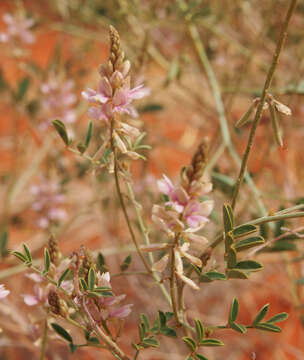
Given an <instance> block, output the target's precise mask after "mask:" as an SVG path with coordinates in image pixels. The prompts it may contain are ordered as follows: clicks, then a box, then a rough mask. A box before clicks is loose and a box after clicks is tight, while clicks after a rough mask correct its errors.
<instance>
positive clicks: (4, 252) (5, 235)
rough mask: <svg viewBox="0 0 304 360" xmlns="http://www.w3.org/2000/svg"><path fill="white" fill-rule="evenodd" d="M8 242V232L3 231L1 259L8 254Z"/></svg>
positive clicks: (0, 241)
mask: <svg viewBox="0 0 304 360" xmlns="http://www.w3.org/2000/svg"><path fill="white" fill-rule="evenodd" d="M7 241H8V233H7V231H6V230H4V231H2V234H1V237H0V254H1V257H4V256H6V255H7V254H8V251H7Z"/></svg>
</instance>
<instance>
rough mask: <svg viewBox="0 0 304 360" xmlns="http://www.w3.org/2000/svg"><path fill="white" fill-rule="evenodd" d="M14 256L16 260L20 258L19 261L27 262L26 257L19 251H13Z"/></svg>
mask: <svg viewBox="0 0 304 360" xmlns="http://www.w3.org/2000/svg"><path fill="white" fill-rule="evenodd" d="M12 255H14V256H16V258H18V259H19V260H21V261H23V262H26V261H27V260H26V257H25V256H24V255H23V254H22V253H21V252H19V251H13V252H12Z"/></svg>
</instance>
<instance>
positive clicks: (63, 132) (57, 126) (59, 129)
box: [52, 120, 70, 145]
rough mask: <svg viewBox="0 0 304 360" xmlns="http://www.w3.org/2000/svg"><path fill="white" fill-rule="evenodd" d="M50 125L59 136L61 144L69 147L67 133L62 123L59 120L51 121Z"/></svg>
mask: <svg viewBox="0 0 304 360" xmlns="http://www.w3.org/2000/svg"><path fill="white" fill-rule="evenodd" d="M52 124H53V125H54V127H55V129H56V130H57V133H58V134H59V136H60V137H61V139H62V140H63V142H64V143H65V144H66V145H69V142H70V141H69V138H68V133H67V130H66V127H65V125H64V123H63V122H62V121H60V120H53V121H52Z"/></svg>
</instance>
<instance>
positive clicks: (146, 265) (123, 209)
mask: <svg viewBox="0 0 304 360" xmlns="http://www.w3.org/2000/svg"><path fill="white" fill-rule="evenodd" d="M113 131H114V118H112V120H111V148H112V151H113V155H114V177H115V186H116V191H117V195H118V198H119V202H120V206H121V208H122V211H123V214H124V217H125V219H126V222H127V225H128V229H129V232H130V235H131V238H132V241H133V243H134V245H135V247H136V250H137V253H138V255H139V256H140V258H141V260H142V262H143V264H144V266H145V268H146V269H147V271H148V273H150V274H151V273H152V271H151V269H150V266H149V264H148V262H147V260H146V258H145V257H144V255H143V253H142V252H141V250H140V248H139V244H138V242H137V240H136V237H135V234H134V231H133V228H132V226H131V222H130V219H129V215H128V212H127V209H126V205H125V202H124V199H123V196H122V193H121V188H120V183H119V178H118V164H117V154H116V147H115V145H114V137H113Z"/></svg>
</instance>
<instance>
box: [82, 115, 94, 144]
mask: <svg viewBox="0 0 304 360" xmlns="http://www.w3.org/2000/svg"><path fill="white" fill-rule="evenodd" d="M92 132H93V123H92V121H90V122H89V126H88V130H87V135H86V139H85V142H84V144H85V146H86V148H87V147H88V146H89V144H90V141H91V138H92Z"/></svg>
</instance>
